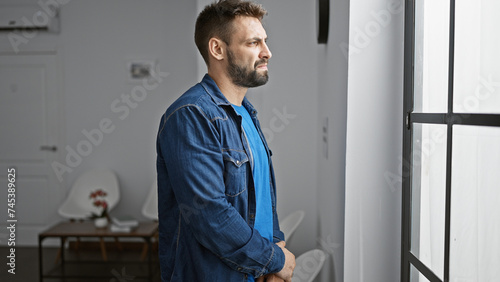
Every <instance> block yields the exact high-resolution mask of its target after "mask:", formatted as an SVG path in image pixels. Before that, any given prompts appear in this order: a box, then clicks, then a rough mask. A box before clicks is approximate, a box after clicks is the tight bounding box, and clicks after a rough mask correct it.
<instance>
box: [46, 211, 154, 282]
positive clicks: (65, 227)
mask: <svg viewBox="0 0 500 282" xmlns="http://www.w3.org/2000/svg"><path fill="white" fill-rule="evenodd" d="M157 231H158V223H156V222H140V223H139V226H138V227H136V228H135V229H134V230H132V231H131V232H111V230H110V229H109V227H107V228H96V227H95V226H94V223H93V222H91V221H83V222H61V223H58V224H56V225H55V226H52V227H51V228H49V229H47V230H46V231H43V232H42V233H40V234H38V256H39V259H38V261H39V268H40V281H43V278H64V277H65V278H86V277H87V276H84V277H82V276H70V275H65V272H64V266H65V263H66V261H65V258H64V242H65V241H66V239H67V238H68V237H87V238H99V239H100V241H101V250H102V251H103V258H106V257H107V255H106V251H105V248H104V246H103V244H104V240H103V238H106V237H108V238H114V239H115V240H117V239H119V238H142V239H143V240H144V241H145V242H146V244H147V246H148V250H149V256H148V261H147V264H148V276H147V278H148V280H149V281H152V279H153V267H152V266H153V265H152V263H153V260H152V252H151V243H152V240H153V239H154V237H155V234H156V233H157ZM50 237H52V238H59V239H60V240H61V268H62V270H63V271H62V274H61V275H50V274H44V271H43V263H42V259H43V247H42V243H43V240H44V239H46V238H50ZM138 263H140V262H138ZM89 278H90V277H89ZM93 278H96V277H93ZM100 278H105V277H100Z"/></svg>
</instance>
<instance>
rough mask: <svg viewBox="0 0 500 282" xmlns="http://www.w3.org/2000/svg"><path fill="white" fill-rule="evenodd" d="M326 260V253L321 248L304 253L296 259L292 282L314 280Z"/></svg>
mask: <svg viewBox="0 0 500 282" xmlns="http://www.w3.org/2000/svg"><path fill="white" fill-rule="evenodd" d="M325 260H326V254H325V252H324V251H322V250H320V249H314V250H310V251H308V252H305V253H303V254H302V255H300V256H299V257H298V258H297V259H296V260H295V270H294V271H293V277H292V282H312V281H313V280H314V278H316V276H317V275H318V273H319V271H320V270H321V268H322V267H323V264H324V263H325Z"/></svg>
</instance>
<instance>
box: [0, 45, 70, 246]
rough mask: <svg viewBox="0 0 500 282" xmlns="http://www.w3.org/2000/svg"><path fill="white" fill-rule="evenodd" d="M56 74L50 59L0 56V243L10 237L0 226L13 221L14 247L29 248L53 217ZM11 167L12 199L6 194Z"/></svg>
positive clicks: (57, 193) (57, 195)
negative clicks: (9, 203)
mask: <svg viewBox="0 0 500 282" xmlns="http://www.w3.org/2000/svg"><path fill="white" fill-rule="evenodd" d="M57 73H58V72H57V63H56V55H0V136H1V137H0V177H1V179H2V180H1V183H2V186H3V187H0V190H1V192H0V207H1V209H0V211H1V212H0V219H3V220H2V221H1V222H0V230H1V231H0V245H6V244H7V240H8V239H9V238H11V237H12V235H11V234H10V231H9V230H8V229H7V228H6V227H5V225H10V224H11V223H15V226H16V232H15V239H16V246H18V245H32V244H36V242H37V233H38V232H39V231H41V230H42V229H44V228H46V227H47V226H48V225H49V224H51V223H53V222H52V221H54V220H55V219H57V207H58V205H59V203H60V202H61V197H63V196H64V193H63V191H61V187H63V185H62V183H59V181H58V180H57V178H56V177H55V174H54V172H53V171H52V168H51V163H52V162H54V161H57V159H58V155H59V153H60V152H59V151H60V150H59V148H58V144H59V136H60V134H59V128H60V123H61V120H60V118H59V116H60V114H59V113H60V109H59V107H61V106H62V103H61V102H60V101H59V99H58V97H59V95H58V90H59V87H58V79H57V78H58V77H57ZM12 168H14V169H15V186H16V187H15V192H14V194H15V195H14V196H12V195H8V180H7V174H8V173H7V172H8V170H9V169H10V170H11V171H12ZM10 178H11V180H10V181H12V175H10ZM11 191H12V190H11ZM11 194H12V193H11ZM7 198H9V199H10V198H15V205H12V202H11V205H10V206H8V205H7ZM12 207H13V209H11V211H10V212H9V211H8V208H12ZM12 210H14V212H13V211H12ZM12 219H14V220H17V222H16V221H14V222H12V221H8V220H12ZM6 233H9V234H6Z"/></svg>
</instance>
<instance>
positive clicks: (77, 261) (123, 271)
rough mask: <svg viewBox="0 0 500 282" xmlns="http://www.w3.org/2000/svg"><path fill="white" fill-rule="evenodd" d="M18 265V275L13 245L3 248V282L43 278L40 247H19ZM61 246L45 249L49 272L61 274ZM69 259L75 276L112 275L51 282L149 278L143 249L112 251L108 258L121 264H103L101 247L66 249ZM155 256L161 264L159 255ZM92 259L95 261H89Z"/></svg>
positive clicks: (69, 269) (118, 281)
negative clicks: (12, 262)
mask: <svg viewBox="0 0 500 282" xmlns="http://www.w3.org/2000/svg"><path fill="white" fill-rule="evenodd" d="M15 250H16V251H15V254H16V265H15V267H16V268H15V274H10V273H9V272H8V269H10V267H9V266H8V265H7V264H6V260H7V258H6V257H7V256H9V254H10V252H9V248H7V247H0V257H1V258H2V259H1V260H0V262H2V266H1V268H0V269H1V270H2V271H1V272H0V281H2V282H4V281H5V282H17V281H19V282H36V281H40V280H39V263H38V248H37V247H16V249H15ZM57 252H58V248H44V249H43V264H44V266H43V269H44V272H45V273H47V272H48V271H49V270H51V269H52V270H55V272H54V273H60V264H59V263H57V264H56V263H55V260H56V257H57ZM65 255H66V259H67V260H71V261H73V262H72V263H68V264H66V267H65V272H66V274H72V275H85V276H88V275H91V276H108V277H106V278H84V279H62V278H50V279H49V278H45V279H44V280H43V281H44V282H45V281H47V282H61V281H68V282H83V281H86V282H87V281H98V282H101V281H102V282H104V281H105V282H125V281H134V282H136V281H137V282H139V281H147V279H145V278H139V276H144V275H146V274H147V271H148V268H147V266H146V265H143V264H140V263H138V262H137V261H140V257H141V253H140V251H121V252H120V251H108V260H109V261H114V260H117V261H118V262H117V263H103V262H102V257H101V254H100V252H99V250H80V251H79V252H78V254H77V253H76V252H75V251H66V252H65ZM153 258H154V259H155V262H156V263H157V259H156V254H154V256H153ZM88 261H92V263H89V262H88ZM154 273H155V276H154V279H153V281H160V278H159V271H158V269H157V268H156V269H155V271H154Z"/></svg>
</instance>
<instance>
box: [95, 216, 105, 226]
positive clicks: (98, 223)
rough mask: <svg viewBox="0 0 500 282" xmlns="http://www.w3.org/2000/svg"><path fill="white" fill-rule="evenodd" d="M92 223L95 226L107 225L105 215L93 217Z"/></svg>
mask: <svg viewBox="0 0 500 282" xmlns="http://www.w3.org/2000/svg"><path fill="white" fill-rule="evenodd" d="M94 225H95V227H96V228H104V227H106V226H108V218H107V217H99V218H96V219H94Z"/></svg>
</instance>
